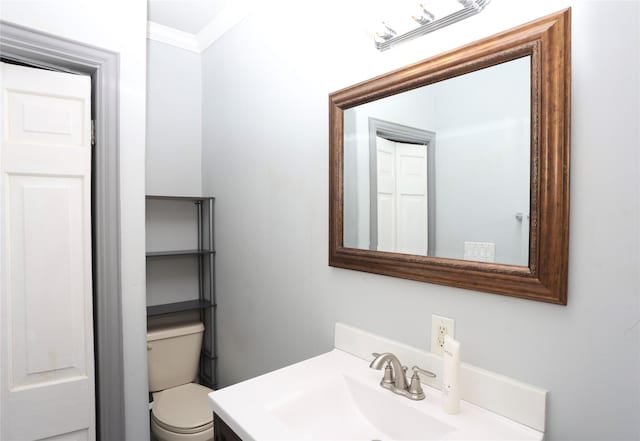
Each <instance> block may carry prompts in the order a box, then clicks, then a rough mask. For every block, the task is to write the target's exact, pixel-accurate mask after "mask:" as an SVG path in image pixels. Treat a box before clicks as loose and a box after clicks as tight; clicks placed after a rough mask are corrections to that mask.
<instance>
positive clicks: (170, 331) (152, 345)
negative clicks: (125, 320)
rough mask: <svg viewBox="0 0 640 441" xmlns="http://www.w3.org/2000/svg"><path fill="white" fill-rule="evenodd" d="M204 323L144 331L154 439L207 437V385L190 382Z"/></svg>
mask: <svg viewBox="0 0 640 441" xmlns="http://www.w3.org/2000/svg"><path fill="white" fill-rule="evenodd" d="M203 332H204V325H203V324H202V323H199V322H196V323H187V324H181V325H171V326H162V327H154V328H150V329H149V330H148V331H147V357H148V365H149V391H150V392H152V394H153V406H152V409H151V432H152V433H153V434H154V435H155V437H156V438H157V440H158V441H186V440H188V441H211V440H212V439H213V412H212V411H211V408H210V407H209V403H208V399H207V395H208V394H209V393H210V392H212V390H211V389H209V388H207V387H204V386H201V385H199V384H196V383H194V382H193V381H194V380H195V379H196V377H197V375H198V361H199V360H200V348H201V345H202V335H203Z"/></svg>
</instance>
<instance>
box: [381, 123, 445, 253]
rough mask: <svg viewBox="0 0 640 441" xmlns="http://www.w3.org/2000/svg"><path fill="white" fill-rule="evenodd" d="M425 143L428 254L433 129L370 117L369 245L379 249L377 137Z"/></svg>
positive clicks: (432, 245)
mask: <svg viewBox="0 0 640 441" xmlns="http://www.w3.org/2000/svg"><path fill="white" fill-rule="evenodd" d="M378 136H379V137H380V138H384V139H388V140H389V141H393V142H402V143H405V144H417V145H424V146H426V147H427V225H428V228H429V231H428V233H427V234H428V239H427V255H428V256H435V255H436V254H435V252H436V219H435V213H436V211H435V210H436V133H435V132H432V131H429V130H424V129H418V128H415V127H409V126H405V125H402V124H398V123H394V122H391V121H386V120H383V119H378V118H373V117H369V174H370V176H369V191H370V198H369V199H370V202H369V219H371V223H370V226H369V249H371V250H377V249H378V179H377V177H378V146H377V142H376V137H378Z"/></svg>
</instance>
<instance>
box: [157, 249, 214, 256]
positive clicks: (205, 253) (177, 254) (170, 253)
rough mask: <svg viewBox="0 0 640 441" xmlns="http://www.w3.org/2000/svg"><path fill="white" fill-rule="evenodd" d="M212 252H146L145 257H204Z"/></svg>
mask: <svg viewBox="0 0 640 441" xmlns="http://www.w3.org/2000/svg"><path fill="white" fill-rule="evenodd" d="M215 253H216V252H215V251H213V250H169V251H147V257H162V256H169V257H171V256H204V255H207V254H215Z"/></svg>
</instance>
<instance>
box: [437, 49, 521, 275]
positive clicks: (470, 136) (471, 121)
mask: <svg viewBox="0 0 640 441" xmlns="http://www.w3.org/2000/svg"><path fill="white" fill-rule="evenodd" d="M529 78H530V58H529V57H526V58H521V59H518V60H514V61H511V62H508V63H503V64H501V65H498V66H494V67H491V68H487V69H483V70H480V71H477V72H473V73H472V74H468V75H463V76H460V77H456V78H452V79H450V80H448V81H443V82H441V83H437V84H436V85H435V86H436V87H434V99H435V100H436V105H437V109H438V111H437V113H436V129H437V132H438V145H437V157H438V169H437V173H436V191H437V198H436V204H437V206H436V225H437V226H438V228H437V229H436V232H437V241H436V244H437V247H438V249H437V255H439V256H443V257H450V258H456V259H462V258H463V256H464V242H465V241H476V242H488V243H494V244H495V261H496V262H498V263H509V264H515V265H524V266H526V265H527V264H528V243H529V240H528V239H529V236H528V233H529V227H528V218H527V216H523V218H522V219H521V220H518V219H517V218H516V213H518V212H521V213H526V214H528V213H529V205H530V204H529V169H530V166H529V161H530V149H529V142H530V135H529V132H530V129H529V119H530V79H529ZM459 103H464V105H460V104H459Z"/></svg>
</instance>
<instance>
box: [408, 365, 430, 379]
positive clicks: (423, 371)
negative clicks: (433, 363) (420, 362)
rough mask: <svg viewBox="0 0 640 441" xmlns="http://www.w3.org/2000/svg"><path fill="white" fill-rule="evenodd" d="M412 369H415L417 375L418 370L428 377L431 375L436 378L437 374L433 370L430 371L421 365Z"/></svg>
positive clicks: (414, 372)
mask: <svg viewBox="0 0 640 441" xmlns="http://www.w3.org/2000/svg"><path fill="white" fill-rule="evenodd" d="M411 369H413V375H416V374H417V373H418V372H419V373H421V374H422V375H425V376H427V377H431V378H436V374H434V373H433V372H431V371H428V370H426V369H422V368H421V367H419V366H414V367H412V368H411Z"/></svg>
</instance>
